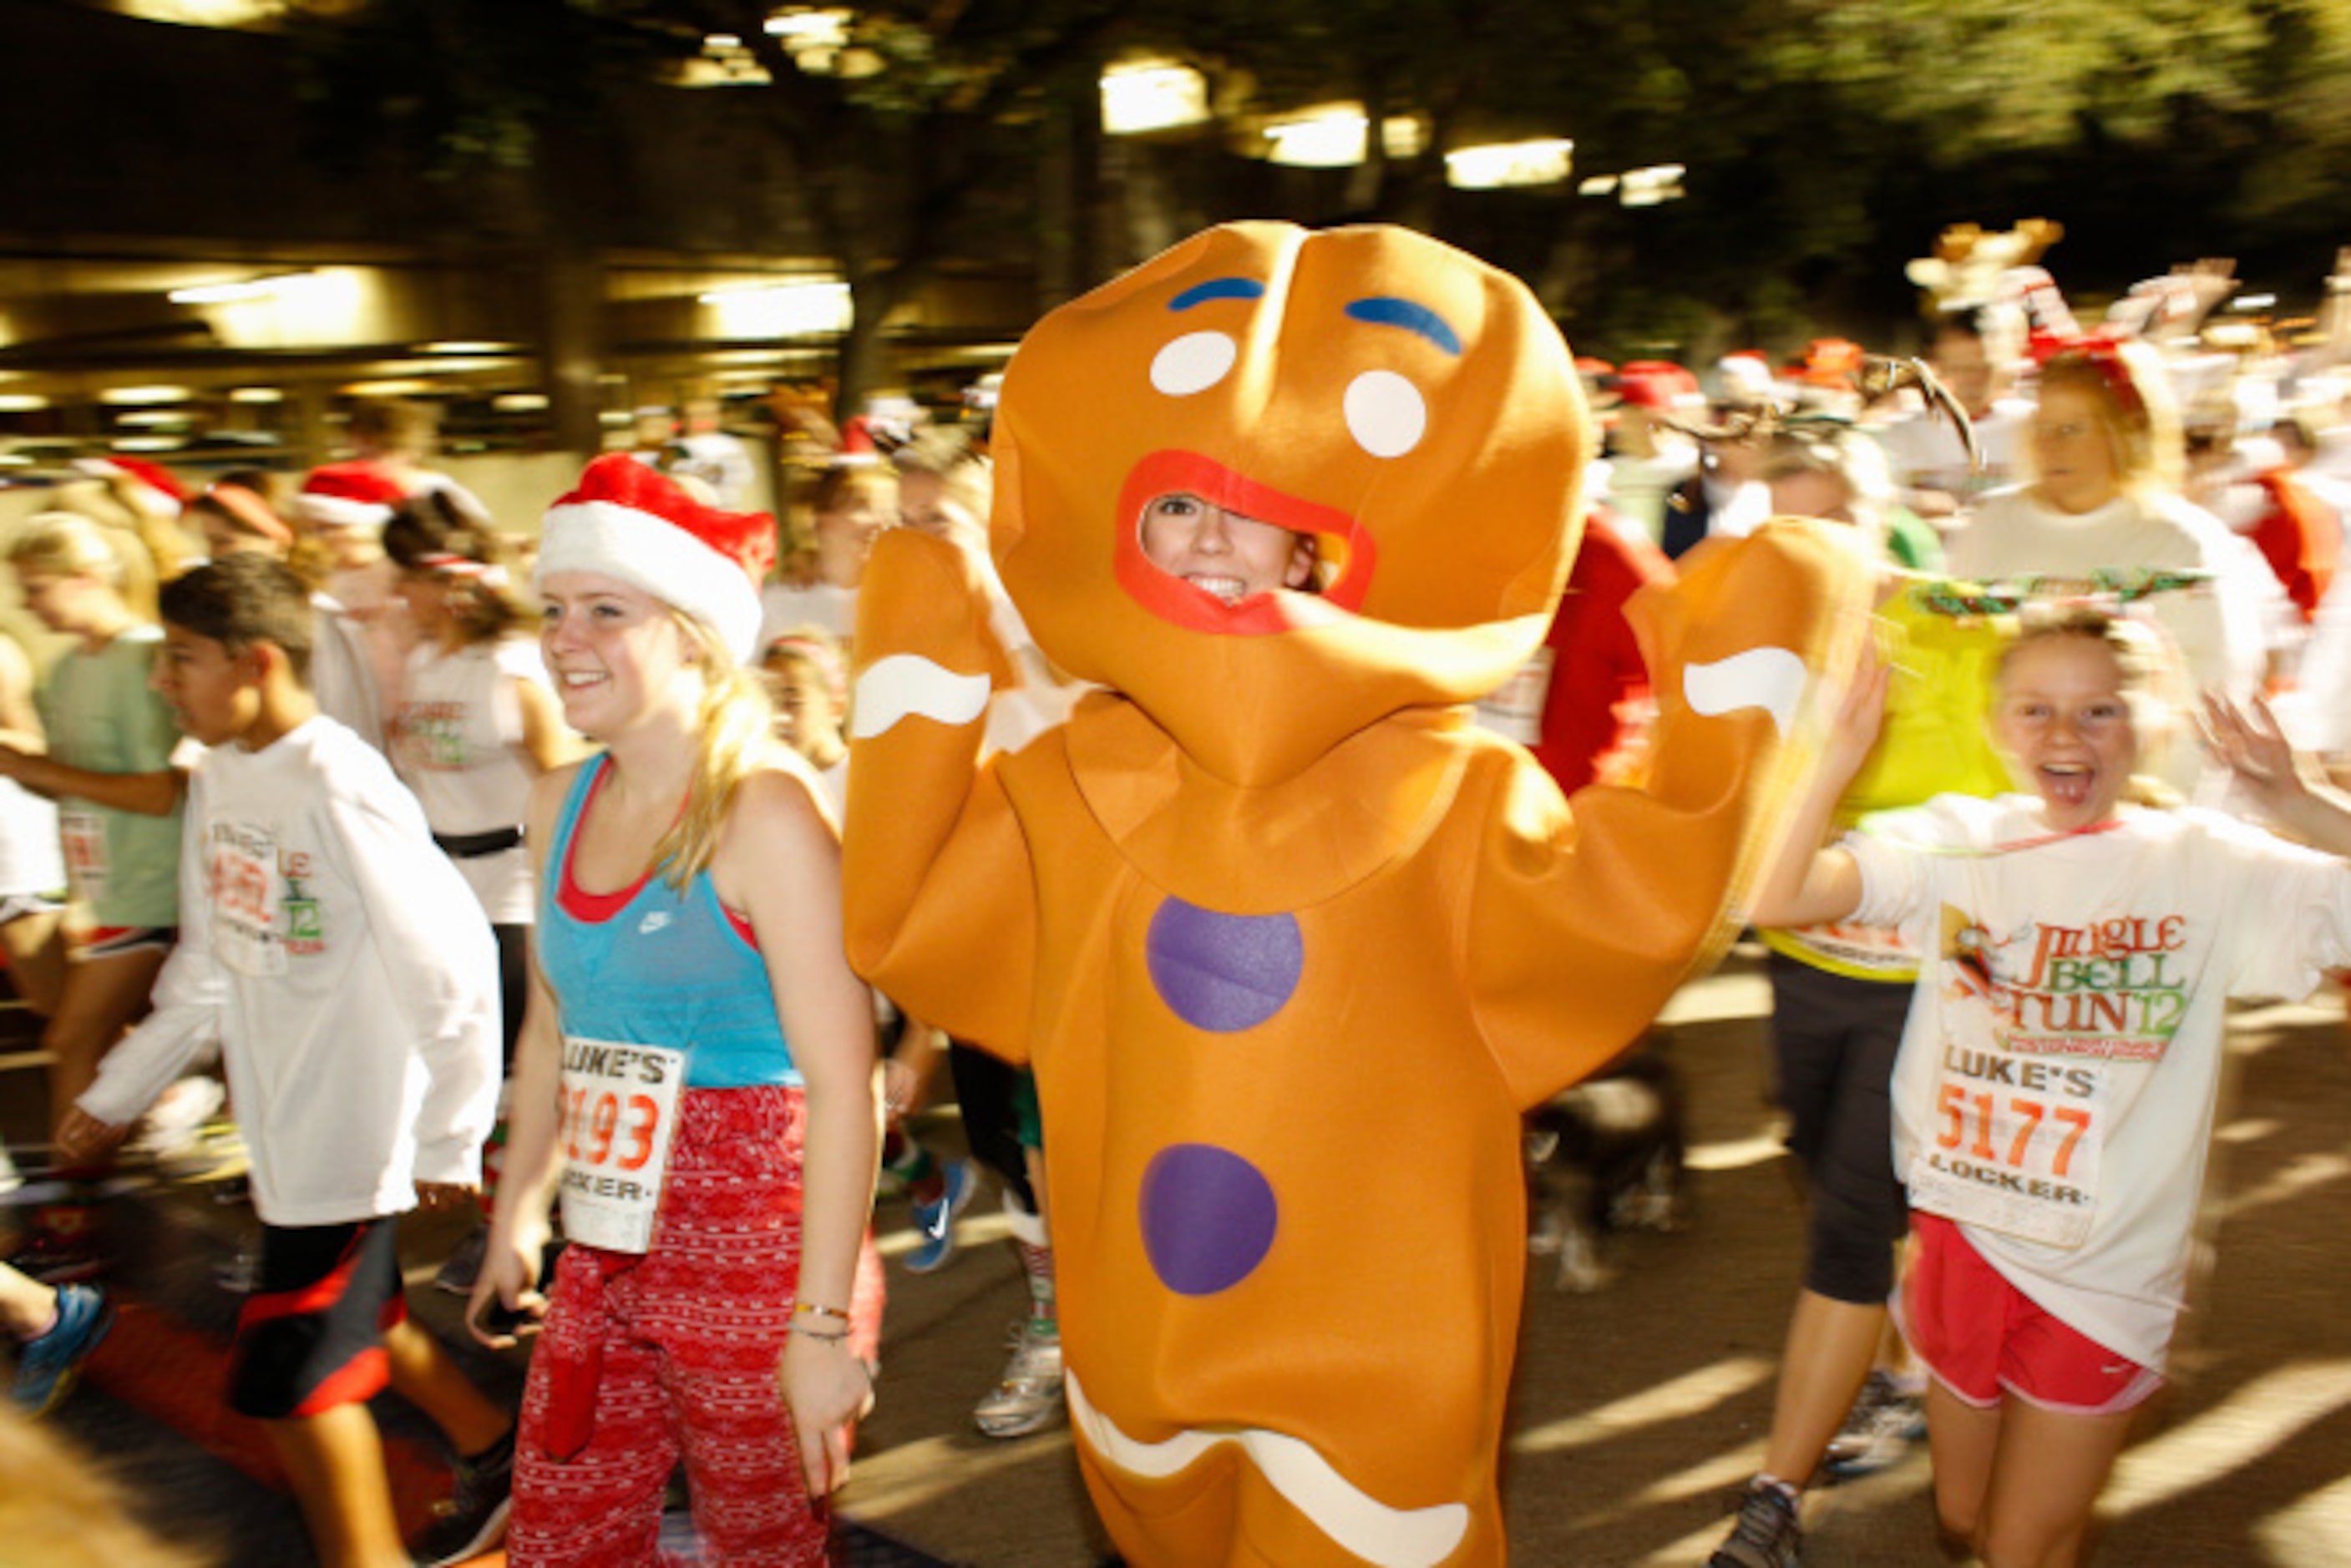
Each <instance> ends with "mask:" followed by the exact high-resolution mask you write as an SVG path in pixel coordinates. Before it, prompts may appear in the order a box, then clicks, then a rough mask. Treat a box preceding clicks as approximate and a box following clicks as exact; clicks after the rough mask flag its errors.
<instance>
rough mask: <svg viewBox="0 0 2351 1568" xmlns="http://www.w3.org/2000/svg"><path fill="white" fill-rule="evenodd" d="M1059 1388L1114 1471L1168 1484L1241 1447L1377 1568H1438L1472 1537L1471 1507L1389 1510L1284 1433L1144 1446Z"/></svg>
mask: <svg viewBox="0 0 2351 1568" xmlns="http://www.w3.org/2000/svg"><path fill="white" fill-rule="evenodd" d="M1062 1386H1063V1387H1064V1389H1065V1390H1066V1391H1067V1392H1068V1394H1069V1398H1070V1420H1071V1425H1073V1426H1074V1427H1076V1428H1077V1429H1078V1431H1079V1434H1080V1435H1081V1436H1082V1437H1083V1438H1085V1441H1086V1446H1087V1447H1088V1448H1090V1449H1092V1450H1093V1451H1094V1454H1095V1455H1096V1457H1098V1458H1099V1459H1102V1462H1103V1463H1105V1464H1107V1465H1109V1466H1111V1467H1112V1468H1113V1469H1119V1470H1123V1471H1124V1472H1126V1473H1127V1474H1129V1475H1132V1476H1134V1477H1137V1478H1138V1479H1140V1480H1165V1479H1166V1478H1167V1477H1169V1476H1173V1475H1178V1474H1181V1473H1182V1472H1183V1471H1184V1470H1186V1469H1188V1468H1190V1466H1191V1465H1192V1464H1193V1463H1194V1462H1195V1461H1196V1460H1197V1459H1199V1458H1200V1457H1201V1456H1202V1455H1203V1454H1206V1453H1207V1452H1208V1451H1209V1450H1211V1449H1216V1448H1217V1447H1219V1446H1221V1445H1223V1444H1226V1443H1238V1444H1239V1445H1240V1449H1241V1451H1242V1452H1243V1453H1245V1454H1247V1455H1248V1456H1249V1459H1250V1462H1252V1463H1253V1464H1255V1465H1256V1466H1257V1469H1258V1473H1259V1475H1262V1476H1263V1477H1265V1479H1266V1480H1268V1481H1269V1482H1270V1483H1271V1484H1272V1487H1273V1490H1276V1491H1278V1492H1280V1494H1281V1495H1282V1498H1283V1500H1284V1501H1287V1502H1288V1503H1289V1504H1290V1507H1292V1508H1294V1509H1296V1510H1298V1511H1299V1512H1301V1513H1302V1514H1304V1515H1305V1516H1306V1517H1307V1518H1308V1519H1310V1520H1311V1521H1313V1522H1314V1527H1315V1528H1316V1529H1318V1530H1320V1531H1321V1532H1322V1533H1323V1534H1325V1535H1327V1536H1329V1537H1330V1538H1331V1539H1332V1541H1333V1542H1337V1543H1338V1544H1339V1545H1341V1546H1343V1547H1344V1548H1346V1550H1348V1551H1349V1552H1353V1553H1354V1554H1355V1555H1356V1556H1358V1557H1361V1558H1362V1559H1364V1561H1365V1562H1367V1563H1374V1564H1375V1565H1376V1568H1436V1565H1437V1563H1442V1562H1444V1561H1445V1560H1446V1559H1447V1557H1450V1556H1451V1555H1452V1554H1453V1552H1454V1549H1455V1548H1456V1547H1458V1546H1459V1545H1460V1544H1461V1542H1462V1538H1463V1537H1464V1536H1466V1535H1468V1532H1469V1508H1468V1504H1466V1503H1458V1502H1441V1503H1437V1504H1434V1505H1432V1506H1430V1507H1427V1508H1413V1509H1401V1508H1390V1507H1389V1506H1388V1505H1387V1504H1385V1503H1384V1502H1382V1501H1379V1500H1378V1499H1377V1498H1374V1497H1369V1496H1366V1495H1365V1494H1364V1492H1363V1491H1361V1490H1358V1489H1357V1488H1356V1487H1354V1486H1353V1484H1351V1483H1350V1482H1349V1481H1348V1480H1347V1478H1346V1477H1344V1476H1343V1475H1341V1474H1340V1473H1339V1472H1338V1471H1337V1470H1336V1469H1332V1465H1331V1461H1330V1460H1328V1459H1324V1458H1323V1457H1322V1455H1321V1454H1318V1453H1316V1452H1315V1451H1314V1449H1312V1448H1311V1447H1310V1446H1309V1445H1308V1444H1307V1443H1305V1442H1304V1441H1302V1440H1301V1439H1300V1438H1293V1437H1290V1436H1289V1435H1287V1434H1286V1433H1281V1432H1269V1431H1265V1430H1262V1429H1261V1428H1254V1427H1248V1428H1240V1429H1238V1430H1227V1431H1201V1430H1198V1429H1196V1428H1195V1429H1187V1430H1186V1431H1181V1432H1178V1433H1176V1434H1175V1436H1174V1437H1172V1438H1167V1439H1165V1441H1163V1442H1157V1443H1146V1442H1144V1441H1142V1440H1141V1439H1139V1438H1130V1437H1128V1436H1127V1435H1126V1434H1125V1433H1124V1432H1122V1431H1120V1430H1119V1429H1118V1427H1117V1424H1116V1423H1114V1422H1113V1421H1112V1420H1111V1418H1110V1417H1107V1416H1105V1415H1103V1414H1102V1412H1101V1411H1099V1410H1097V1409H1095V1408H1094V1407H1092V1405H1090V1404H1088V1403H1087V1402H1086V1397H1085V1391H1084V1390H1083V1389H1082V1388H1081V1387H1080V1386H1079V1385H1078V1376H1077V1374H1076V1373H1074V1372H1068V1373H1065V1374H1064V1375H1063V1377H1062Z"/></svg>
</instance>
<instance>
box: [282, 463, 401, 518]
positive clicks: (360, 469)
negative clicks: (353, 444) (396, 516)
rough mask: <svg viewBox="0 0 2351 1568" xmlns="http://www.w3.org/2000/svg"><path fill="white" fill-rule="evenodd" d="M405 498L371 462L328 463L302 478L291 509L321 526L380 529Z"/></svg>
mask: <svg viewBox="0 0 2351 1568" xmlns="http://www.w3.org/2000/svg"><path fill="white" fill-rule="evenodd" d="M407 497H408V493H407V492H406V491H405V490H403V489H402V487H401V484H400V482H399V481H398V480H396V479H394V478H393V477H392V475H391V474H389V473H387V472H384V471H383V470H382V469H381V467H379V466H377V465H376V464H374V463H372V462H330V463H327V464H325V465H324V466H322V467H319V468H314V469H312V470H311V471H310V472H309V474H308V477H306V478H305V479H304V480H303V481H302V489H301V491H300V493H298V494H297V495H296V496H295V497H294V512H295V514H296V515H298V516H299V517H301V518H302V519H304V520H305V521H306V522H310V523H316V524H319V526H320V527H323V528H381V527H382V526H383V525H384V524H386V523H388V522H390V521H391V520H392V508H393V507H395V506H397V505H399V504H401V503H402V501H404V500H406V499H407Z"/></svg>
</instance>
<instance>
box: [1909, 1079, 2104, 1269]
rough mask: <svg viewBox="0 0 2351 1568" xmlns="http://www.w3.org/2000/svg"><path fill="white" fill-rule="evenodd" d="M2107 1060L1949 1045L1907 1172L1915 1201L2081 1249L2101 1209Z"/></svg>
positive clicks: (1951, 1216) (1988, 1225)
mask: <svg viewBox="0 0 2351 1568" xmlns="http://www.w3.org/2000/svg"><path fill="white" fill-rule="evenodd" d="M2110 1099H2111V1095H2110V1091H2109V1085H2108V1081H2107V1076H2106V1064H2104V1063H2098V1062H2085V1061H2081V1060H2078V1059H2076V1060H2064V1061H2046V1060H2033V1059H2032V1058H2021V1057H2015V1056H2011V1055H2009V1054H2006V1053H2003V1052H1990V1051H1974V1050H1969V1049H1964V1048H1961V1047H1958V1046H1952V1047H1949V1048H1947V1049H1946V1051H1945V1053H1944V1057H1943V1071H1942V1074H1941V1076H1940V1078H1939V1080H1938V1082H1937V1084H1936V1085H1935V1115H1934V1119H1933V1122H1932V1128H1933V1132H1932V1136H1931V1137H1928V1138H1927V1139H1924V1140H1922V1146H1921V1147H1919V1149H1918V1150H1917V1154H1916V1155H1915V1156H1914V1158H1912V1159H1911V1162H1910V1168H1909V1170H1908V1171H1907V1173H1906V1184H1907V1187H1908V1189H1909V1195H1910V1203H1911V1206H1912V1207H1913V1208H1917V1209H1923V1210H1927V1211H1928V1212H1929V1213H1933V1214H1940V1215H1943V1216H1945V1217H1947V1218H1949V1219H1952V1220H1966V1221H1967V1222H1969V1223H1970V1224H1975V1225H1981V1226H1984V1227H1986V1228H1988V1229H1990V1230H1994V1231H2006V1232H2007V1233H2009V1234H2010V1235H2012V1236H2022V1237H2024V1238H2025V1239H2027V1240H2029V1241H2041V1242H2045V1243H2047V1244H2048V1245H2050V1246H2053V1247H2069V1248H2070V1247H2078V1246H2080V1245H2081V1244H2082V1242H2083V1241H2084V1240H2085V1238H2086V1237H2087V1236H2088V1235H2089V1231H2090V1221H2091V1220H2092V1218H2093V1217H2094V1216H2095V1214H2096V1213H2097V1208H2098V1168H2099V1165H2100V1163H2101V1161H2100V1156H2101V1155H2102V1154H2103V1153H2104V1151H2105V1137H2106V1121H2107V1117H2108V1116H2109V1111H2108V1106H2109V1103H2110Z"/></svg>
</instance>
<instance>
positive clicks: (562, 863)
mask: <svg viewBox="0 0 2351 1568" xmlns="http://www.w3.org/2000/svg"><path fill="white" fill-rule="evenodd" d="M609 767H611V757H609V756H599V757H597V758H596V759H594V760H593V761H592V762H590V763H587V764H586V765H584V766H583V767H581V768H580V776H579V777H578V778H577V779H575V780H573V781H572V785H571V792H570V794H568V795H567V796H565V798H564V802H563V812H562V815H560V816H559V817H558V818H557V819H556V826H555V843H554V845H553V850H554V853H553V854H551V855H550V856H549V857H548V869H547V877H546V879H545V882H544V884H543V885H542V886H541V887H540V888H539V895H538V967H539V969H540V971H542V972H543V973H544V974H545V975H546V976H547V982H548V984H549V986H550V987H552V988H553V990H554V992H555V996H556V1001H557V1002H558V1004H559V1011H560V1014H561V1017H562V1023H563V1033H564V1034H565V1035H566V1037H568V1038H574V1039H582V1040H610V1041H614V1042H616V1043H619V1044H632V1045H666V1046H668V1047H670V1048H671V1049H672V1050H676V1051H684V1053H685V1054H686V1068H685V1082H686V1086H687V1087H689V1088H695V1089H742V1088H749V1087H753V1086H755V1085H799V1082H800V1075H799V1068H797V1067H796V1066H794V1065H793V1064H792V1050H791V1046H790V1045H789V1044H788V1043H787V1042H786V1041H785V1039H784V1033H783V1026H782V1025H781V1024H779V1023H778V1022H777V1021H776V993H775V990H774V988H773V987H772V986H771V985H769V983H768V966H767V963H766V962H765V961H763V960H762V959H761V958H760V956H759V950H758V948H756V947H754V946H753V945H752V943H751V940H750V937H749V934H748V932H747V931H746V930H745V929H743V928H742V927H741V926H739V925H738V924H737V922H736V921H735V919H733V918H732V917H730V916H729V915H728V913H727V911H726V906H724V905H722V904H721V903H719V901H718V894H717V891H716V889H715V888H712V887H711V885H710V873H709V872H707V871H705V872H703V873H702V874H701V875H699V876H697V877H695V878H694V880H693V882H692V883H691V884H690V885H689V886H688V887H687V888H686V890H685V891H684V893H683V894H681V893H679V892H678V891H677V890H676V889H675V888H672V887H671V886H670V885H669V883H668V882H667V881H665V880H664V879H662V878H661V877H656V876H651V875H648V876H647V877H645V879H644V880H643V881H642V882H640V883H638V884H637V886H636V887H635V888H632V889H630V890H629V891H627V892H626V893H615V894H611V895H602V894H594V893H586V894H583V893H581V892H580V890H579V889H578V888H573V890H572V894H571V898H570V900H569V902H570V903H572V904H573V905H574V906H575V907H582V908H583V910H584V908H585V907H586V906H590V905H593V906H596V907H597V908H596V909H595V912H594V913H592V914H590V913H586V912H583V913H580V914H574V913H573V912H572V910H571V909H567V908H566V907H565V906H566V902H567V900H566V899H565V898H564V897H563V896H562V893H561V889H562V888H563V887H564V886H565V885H566V884H568V883H569V882H570V880H571V846H572V840H573V837H574V836H576V834H577V832H578V830H579V826H580V815H581V814H582V813H583V812H585V811H586V810H587V808H588V802H589V801H590V799H591V798H593V796H594V794H595V793H596V790H597V788H598V787H599V786H600V785H601V783H602V780H603V777H604V772H605V770H606V769H607V768H609Z"/></svg>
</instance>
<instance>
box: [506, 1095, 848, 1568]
mask: <svg viewBox="0 0 2351 1568" xmlns="http://www.w3.org/2000/svg"><path fill="white" fill-rule="evenodd" d="M805 1121H806V1115H805V1106H804V1103H803V1100H802V1097H801V1095H800V1091H799V1090H798V1089H786V1088H751V1089H697V1090H689V1091H688V1092H687V1093H686V1095H685V1096H684V1101H683V1104H682V1108H681V1110H680V1113H679V1116H678V1125H677V1132H676V1135H675V1138H674V1141H673V1143H672V1144H671V1146H670V1158H669V1179H668V1182H667V1185H666V1186H665V1187H664V1190H663V1195H662V1207H661V1215H660V1219H659V1221H658V1223H657V1226H656V1228H655V1231H654V1235H653V1249H652V1251H648V1252H646V1253H645V1254H644V1255H643V1256H642V1257H639V1256H636V1255H634V1254H632V1253H624V1252H608V1251H601V1250H599V1249H596V1248H590V1247H582V1246H579V1245H577V1244H575V1245H573V1246H572V1247H571V1248H569V1250H568V1251H566V1252H565V1253H564V1255H563V1257H562V1260H561V1261H560V1262H559V1263H558V1265H557V1268H556V1276H555V1286H554V1293H553V1304H552V1306H551V1308H550V1309H549V1313H548V1318H547V1329H546V1332H545V1333H544V1334H541V1335H540V1336H539V1340H538V1347H537V1349H536V1350H535V1351H534V1352H533V1353H532V1356H531V1366H530V1378H529V1382H528V1386H527V1387H526V1388H525V1390H524V1394H523V1408H522V1429H521V1434H520V1438H519V1441H518V1442H517V1446H516V1469H515V1489H514V1514H513V1519H512V1522H511V1524H510V1526H509V1528H508V1532H507V1561H508V1562H509V1563H511V1564H512V1565H513V1568H636V1565H639V1564H643V1563H660V1562H663V1561H664V1558H663V1557H662V1555H661V1553H660V1552H659V1550H658V1548H657V1546H656V1542H657V1540H658V1537H659V1534H660V1530H661V1507H662V1493H663V1489H664V1487H665V1486H666V1485H667V1483H668V1480H669V1477H670V1472H671V1470H672V1469H674V1467H675V1465H676V1463H677V1461H678V1460H679V1459H684V1462H685V1467H686V1475H687V1479H688V1480H689V1482H690V1484H691V1486H692V1490H693V1499H694V1523H695V1532H696V1534H697V1535H698V1536H699V1537H700V1538H701V1542H700V1543H701V1553H702V1555H701V1556H700V1558H699V1561H700V1562H701V1563H705V1564H708V1565H710V1568H720V1565H724V1568H771V1565H783V1564H803V1563H822V1562H824V1561H825V1542H826V1539H827V1535H828V1533H829V1530H830V1525H831V1519H830V1511H829V1510H828V1509H827V1508H826V1507H825V1506H824V1505H823V1504H822V1503H820V1502H815V1501H811V1500H810V1498H809V1496H808V1493H807V1489H806V1487H805V1485H804V1484H803V1482H802V1480H801V1479H800V1461H799V1445H798V1443H797V1442H796V1441H795V1440H794V1438H793V1434H792V1425H791V1419H790V1417H789V1415H788V1414H787V1413H786V1411H785V1409H784V1406H783V1401H782V1399H781V1398H780V1397H778V1392H777V1383H776V1369H777V1366H778V1362H779V1361H780V1359H781V1357H782V1355H783V1349H784V1341H785V1338H786V1336H787V1334H788V1333H789V1328H790V1325H791V1316H792V1305H793V1302H794V1300H795V1297H796V1293H797V1291H798V1287H799V1262H800V1155H801V1148H802V1137H803V1130H804V1127H805ZM851 1310H852V1324H851V1329H850V1343H851V1345H852V1348H853V1349H855V1351H856V1352H857V1354H858V1355H862V1356H863V1357H865V1359H866V1360H867V1361H868V1363H872V1361H873V1360H874V1359H875V1358H876V1355H877V1353H878V1348H879V1345H880V1341H881V1326H882V1265H881V1260H880V1259H879V1257H878V1256H877V1255H876V1254H875V1253H874V1251H873V1249H872V1244H871V1242H870V1241H869V1242H868V1244H867V1245H866V1247H865V1249H864V1251H863V1253H862V1256H861V1257H860V1259H859V1262H858V1272H857V1287H856V1291H855V1293H854V1297H853V1299H852V1303H851ZM558 1456H564V1457H558Z"/></svg>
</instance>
